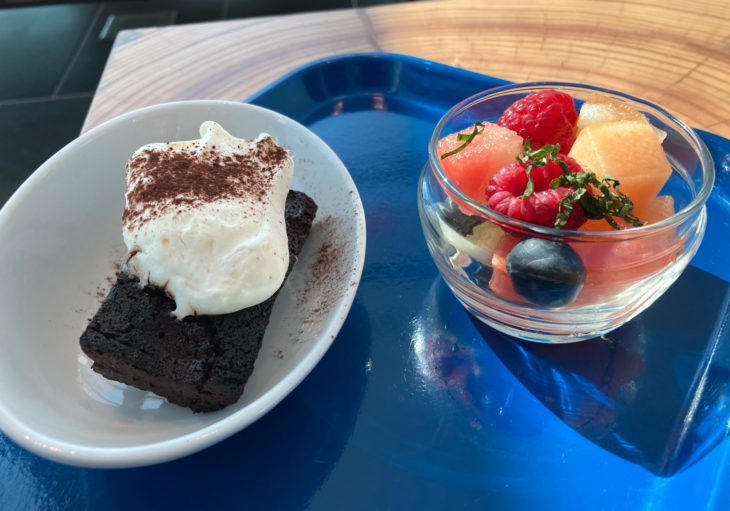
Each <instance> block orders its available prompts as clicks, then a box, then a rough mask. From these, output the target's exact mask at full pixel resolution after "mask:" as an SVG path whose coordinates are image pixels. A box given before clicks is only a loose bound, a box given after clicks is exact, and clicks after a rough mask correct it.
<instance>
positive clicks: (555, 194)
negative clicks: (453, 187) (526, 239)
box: [484, 154, 586, 231]
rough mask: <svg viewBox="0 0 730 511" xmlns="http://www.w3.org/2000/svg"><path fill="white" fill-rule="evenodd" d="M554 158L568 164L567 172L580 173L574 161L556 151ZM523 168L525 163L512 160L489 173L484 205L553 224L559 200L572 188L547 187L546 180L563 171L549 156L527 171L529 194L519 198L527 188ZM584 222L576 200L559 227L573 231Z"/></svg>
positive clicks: (545, 224) (548, 181)
mask: <svg viewBox="0 0 730 511" xmlns="http://www.w3.org/2000/svg"><path fill="white" fill-rule="evenodd" d="M558 158H560V159H561V160H562V161H564V162H565V163H566V164H567V165H568V169H569V170H570V172H583V169H582V168H581V167H580V165H579V164H578V162H576V161H575V160H574V159H573V158H571V157H570V156H565V155H563V154H560V155H559V156H558ZM526 167H527V164H524V163H520V162H519V161H513V162H512V163H510V164H509V165H507V166H506V167H504V168H503V169H502V170H500V171H499V172H498V173H497V174H496V175H495V176H493V177H492V179H491V180H490V181H489V187H488V188H487V190H486V192H485V194H484V195H485V197H486V199H487V204H488V205H489V207H490V208H491V209H493V210H494V211H496V212H497V213H502V214H503V215H507V216H508V217H510V218H514V219H516V220H522V221H524V222H529V223H532V224H537V225H543V226H545V227H555V218H556V217H557V216H558V208H559V205H560V201H561V200H562V199H563V197H565V194H567V193H569V192H574V191H575V190H576V189H575V187H573V186H559V187H558V188H555V189H551V188H550V182H551V181H552V180H553V179H555V178H556V177H560V176H562V175H563V171H562V170H561V169H560V166H558V164H557V163H556V162H555V161H553V160H552V159H549V160H548V164H547V165H545V166H542V167H536V168H533V169H532V170H531V171H530V176H531V177H532V182H533V185H534V190H533V193H532V194H531V195H530V196H529V197H527V198H524V199H522V198H520V196H521V195H522V194H524V193H525V189H526V188H527V172H525V168H526ZM585 222H586V218H585V215H584V214H583V208H582V207H581V205H580V202H578V203H576V204H575V205H574V206H573V212H572V213H571V214H570V216H569V217H568V220H567V223H566V224H565V225H563V226H562V227H561V228H562V229H567V230H571V231H574V230H576V229H578V228H579V227H580V226H582V225H583V224H584V223H585Z"/></svg>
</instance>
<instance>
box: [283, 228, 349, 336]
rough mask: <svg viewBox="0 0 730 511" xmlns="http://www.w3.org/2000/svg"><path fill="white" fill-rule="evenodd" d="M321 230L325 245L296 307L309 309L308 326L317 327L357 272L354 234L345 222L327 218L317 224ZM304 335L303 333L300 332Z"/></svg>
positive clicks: (318, 255) (320, 248) (321, 246)
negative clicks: (315, 325) (318, 321)
mask: <svg viewBox="0 0 730 511" xmlns="http://www.w3.org/2000/svg"><path fill="white" fill-rule="evenodd" d="M315 226H316V227H318V228H320V229H321V232H322V244H321V245H320V247H319V248H318V249H317V252H316V253H315V257H316V259H315V261H314V263H313V264H312V265H311V270H310V271H311V273H310V276H309V277H308V278H307V279H306V281H305V285H304V286H303V290H302V292H301V294H300V295H299V296H298V297H297V302H296V306H297V307H302V306H303V305H305V304H306V305H307V306H308V307H309V312H308V315H307V318H306V319H305V322H307V323H313V322H315V321H317V320H320V319H322V318H323V317H324V316H326V315H327V314H329V311H330V310H331V309H332V307H333V306H334V305H335V303H336V302H337V301H338V300H339V299H340V298H342V297H343V296H344V295H345V293H346V292H347V289H348V288H349V287H350V285H346V286H343V285H342V283H343V282H347V281H349V280H351V278H352V277H351V275H352V274H353V272H354V271H355V269H354V268H352V264H353V262H354V253H353V251H354V249H353V243H352V240H353V239H354V235H355V233H354V231H353V230H352V228H351V227H350V228H348V227H349V226H347V222H346V221H345V219H343V218H336V217H332V216H328V217H325V218H324V219H323V220H322V221H321V222H318V223H316V224H315ZM300 333H301V332H300Z"/></svg>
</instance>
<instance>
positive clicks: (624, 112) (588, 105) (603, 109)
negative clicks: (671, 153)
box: [576, 94, 667, 144]
mask: <svg viewBox="0 0 730 511" xmlns="http://www.w3.org/2000/svg"><path fill="white" fill-rule="evenodd" d="M617 121H645V122H647V123H649V121H648V119H647V118H646V116H644V114H642V113H641V112H639V111H637V110H635V109H634V108H632V107H631V106H630V105H628V104H627V103H621V102H620V101H616V100H615V99H611V98H609V97H608V96H604V95H603V94H591V95H590V96H588V99H587V100H586V102H585V103H583V106H582V107H581V108H580V115H579V116H578V122H577V123H576V126H578V129H583V128H585V127H586V126H590V125H592V124H598V123H602V122H617ZM649 126H651V129H652V130H653V131H654V134H655V135H656V137H657V139H659V143H660V144H661V143H662V142H664V139H665V138H666V137H667V133H666V132H665V131H662V130H660V129H659V128H656V127H654V126H652V125H651V123H649Z"/></svg>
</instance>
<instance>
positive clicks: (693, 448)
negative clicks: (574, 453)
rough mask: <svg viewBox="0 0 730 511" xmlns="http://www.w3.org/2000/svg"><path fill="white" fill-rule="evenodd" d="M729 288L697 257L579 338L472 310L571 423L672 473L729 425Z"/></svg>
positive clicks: (509, 359)
mask: <svg viewBox="0 0 730 511" xmlns="http://www.w3.org/2000/svg"><path fill="white" fill-rule="evenodd" d="M729 290H730V284H728V283H727V282H725V281H723V280H721V279H719V278H717V277H714V276H713V275H710V274H709V273H706V272H704V271H702V270H699V269H697V268H693V267H689V268H687V270H686V271H685V272H684V273H683V274H682V275H681V277H680V278H679V280H678V281H677V282H676V283H675V284H674V285H673V286H672V287H671V288H670V289H669V290H668V291H667V293H666V294H665V295H663V296H662V297H660V298H659V299H658V300H657V302H656V303H655V304H654V305H653V306H652V307H650V308H649V309H647V310H646V311H644V312H643V313H642V314H641V315H639V316H638V317H637V318H636V319H634V320H633V321H631V322H630V323H628V324H626V325H624V326H622V327H621V328H619V329H617V330H614V331H613V332H610V333H609V334H606V335H605V336H603V337H599V338H596V339H591V340H588V341H583V342H579V343H575V344H564V345H547V344H539V343H533V342H529V341H523V340H520V339H515V338H512V337H509V336H506V335H502V334H500V333H499V332H497V331H495V330H494V329H492V328H490V327H488V326H486V325H484V324H483V323H481V322H480V321H479V320H477V319H475V318H473V317H472V316H471V315H470V316H469V317H470V319H471V321H472V322H473V324H474V325H475V327H476V328H477V330H478V331H479V333H480V334H481V335H482V337H483V338H484V340H485V341H486V343H487V344H488V345H489V346H490V348H491V349H492V351H493V352H494V353H495V354H496V355H497V356H498V357H499V358H500V360H501V361H502V362H503V363H504V364H505V366H506V367H507V368H508V369H509V370H510V372H511V373H512V374H513V375H514V376H515V377H516V378H517V379H518V380H519V381H520V382H521V383H522V384H523V385H524V386H525V387H526V388H527V389H528V390H529V391H530V392H531V393H532V394H533V395H534V396H535V397H536V398H537V399H538V400H540V401H541V402H542V403H544V405H545V406H546V407H547V408H548V409H549V410H550V411H551V412H552V413H554V414H555V415H556V416H558V417H559V418H560V419H561V420H562V421H563V422H564V423H565V424H567V425H568V426H570V427H571V428H573V429H574V430H575V431H577V432H578V433H580V434H581V435H582V436H584V437H585V438H587V439H588V440H590V441H591V442H593V443H595V444H596V445H598V446H600V447H602V448H604V449H606V450H607V451H609V452H612V453H614V454H616V455H618V456H620V457H622V458H624V459H626V460H628V461H631V462H633V463H637V464H639V465H641V466H643V467H645V468H646V469H648V470H650V471H651V472H652V473H654V474H657V475H660V476H665V477H666V476H671V475H673V474H675V473H678V472H681V471H683V470H685V469H687V468H688V467H690V466H691V465H693V464H694V463H695V462H697V461H698V460H700V459H701V458H702V457H703V456H704V455H705V454H707V453H708V452H710V451H711V450H712V449H713V448H714V447H715V446H716V445H717V444H718V443H719V442H720V441H721V440H722V439H723V438H725V437H726V436H727V434H728V428H729V425H728V420H729V419H730V399H728V398H729V397H730V387H729V386H730V346H729V345H728V341H729V339H728V332H727V328H726V324H725V323H726V321H727V319H728V315H729V314H730V311H728V297H729V293H728V291H729Z"/></svg>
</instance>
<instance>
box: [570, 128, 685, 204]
mask: <svg viewBox="0 0 730 511" xmlns="http://www.w3.org/2000/svg"><path fill="white" fill-rule="evenodd" d="M570 156H572V157H573V158H575V159H576V161H578V163H580V165H581V166H582V167H583V168H584V169H585V170H586V171H590V172H594V173H595V174H596V177H597V178H598V179H599V180H601V179H603V178H604V176H613V177H615V178H616V179H618V180H619V181H620V182H621V186H620V190H621V191H622V192H623V193H625V194H627V195H628V196H629V198H630V199H631V200H632V202H633V203H634V208H635V209H641V208H644V207H647V206H648V205H649V203H650V202H651V200H652V199H654V198H655V197H656V196H657V195H658V194H659V192H660V191H661V189H662V187H663V186H664V184H665V183H666V182H667V180H668V179H669V176H670V175H671V174H672V167H671V166H670V165H669V161H668V160H667V157H666V156H665V155H664V150H663V149H662V146H661V144H660V143H659V141H658V140H657V138H656V136H655V135H654V132H653V131H652V129H651V126H650V125H649V123H648V122H645V121H619V122H605V123H598V124H591V125H590V126H587V127H585V128H584V129H582V130H581V131H580V133H579V134H578V138H577V139H576V141H575V144H573V148H572V149H571V151H570Z"/></svg>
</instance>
